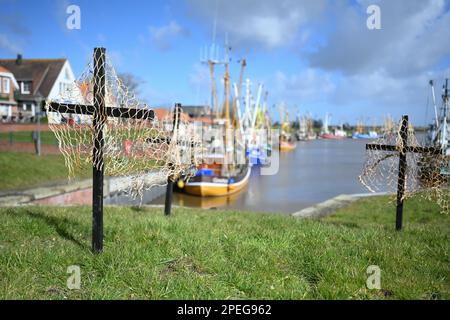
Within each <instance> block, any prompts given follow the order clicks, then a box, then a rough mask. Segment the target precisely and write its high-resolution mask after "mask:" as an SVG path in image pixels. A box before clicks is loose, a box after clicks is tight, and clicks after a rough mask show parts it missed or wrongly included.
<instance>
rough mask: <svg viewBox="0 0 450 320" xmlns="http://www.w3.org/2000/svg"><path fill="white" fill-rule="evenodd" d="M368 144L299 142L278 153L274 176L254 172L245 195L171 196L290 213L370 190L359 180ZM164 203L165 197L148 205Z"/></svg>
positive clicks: (190, 202)
mask: <svg viewBox="0 0 450 320" xmlns="http://www.w3.org/2000/svg"><path fill="white" fill-rule="evenodd" d="M368 142H369V140H352V139H346V140H340V141H339V140H315V141H307V142H297V148H296V149H295V151H291V152H287V153H281V154H280V168H279V171H278V173H277V174H275V175H272V176H262V175H260V169H259V168H257V167H253V168H252V175H251V177H250V182H249V184H248V186H247V188H246V189H244V190H243V191H241V192H239V193H237V194H234V195H231V196H228V197H209V198H202V197H195V196H190V195H187V194H184V193H179V192H176V193H174V201H173V203H174V204H175V205H180V206H188V207H202V208H229V209H239V210H251V211H268V212H280V213H292V212H295V211H298V210H301V209H303V208H306V207H309V206H311V205H314V204H316V203H319V202H322V201H325V200H327V199H329V198H332V197H335V196H337V195H340V194H351V193H366V192H368V191H367V190H366V189H365V188H364V187H363V186H362V185H361V184H360V183H359V181H358V175H359V174H360V173H361V170H362V166H363V163H364V157H365V144H366V143H368ZM152 203H153V204H162V203H164V197H160V198H158V199H156V200H154V201H153V202H152Z"/></svg>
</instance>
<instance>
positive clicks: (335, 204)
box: [291, 192, 386, 218]
mask: <svg viewBox="0 0 450 320" xmlns="http://www.w3.org/2000/svg"><path fill="white" fill-rule="evenodd" d="M382 195H386V193H385V192H380V193H358V194H341V195H339V196H337V197H334V198H331V199H329V200H327V201H324V202H321V203H318V204H316V205H314V206H312V207H308V208H305V209H303V210H300V211H297V212H294V213H293V214H291V215H292V216H293V217H296V218H322V217H326V216H328V215H330V214H333V213H334V212H336V210H337V209H340V208H344V207H346V206H348V205H349V204H351V203H352V202H355V201H357V200H359V199H361V198H366V197H374V196H382Z"/></svg>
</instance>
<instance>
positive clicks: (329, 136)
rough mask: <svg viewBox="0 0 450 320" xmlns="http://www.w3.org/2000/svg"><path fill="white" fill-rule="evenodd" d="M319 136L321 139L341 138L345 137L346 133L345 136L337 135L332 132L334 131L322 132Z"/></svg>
mask: <svg viewBox="0 0 450 320" xmlns="http://www.w3.org/2000/svg"><path fill="white" fill-rule="evenodd" d="M320 137H321V138H322V139H329V140H342V139H345V138H347V136H346V135H345V136H344V135H337V134H334V133H324V134H321V135H320Z"/></svg>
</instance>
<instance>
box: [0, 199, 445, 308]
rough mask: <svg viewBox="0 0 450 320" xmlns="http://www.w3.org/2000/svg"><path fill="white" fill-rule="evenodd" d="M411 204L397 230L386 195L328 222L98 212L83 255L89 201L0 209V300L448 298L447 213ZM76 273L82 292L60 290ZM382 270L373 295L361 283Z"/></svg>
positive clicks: (191, 213)
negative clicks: (101, 235)
mask: <svg viewBox="0 0 450 320" xmlns="http://www.w3.org/2000/svg"><path fill="white" fill-rule="evenodd" d="M438 211H439V209H438V208H437V207H436V206H435V205H434V204H432V203H423V202H420V201H418V200H414V199H412V200H408V201H407V204H406V207H405V225H404V226H405V229H404V231H402V232H396V231H394V220H395V217H394V216H395V213H394V212H395V211H394V207H393V206H392V205H391V204H388V203H387V202H386V198H371V199H365V200H361V201H360V202H357V203H355V204H354V205H352V206H351V207H349V208H347V209H343V210H340V211H339V212H338V213H337V214H336V215H335V216H333V217H329V218H327V219H324V220H321V221H316V220H298V219H295V218H292V217H286V216H281V215H275V214H273V215H269V214H257V213H242V212H231V211H228V212H227V211H219V210H217V211H216V210H209V211H202V210H193V209H181V208H176V209H174V210H173V216H172V217H169V218H167V217H164V216H163V213H162V209H149V208H129V207H123V208H120V207H106V208H105V219H104V223H105V242H104V244H105V248H104V252H103V253H102V254H100V255H93V254H92V253H91V252H90V235H91V213H90V208H89V207H64V208H50V207H20V208H9V209H8V208H3V209H0V299H11V298H20V299H44V298H45V299H47V298H48V299H66V298H67V299H81V298H82V299H116V298H117V299H175V298H176V299H231V298H238V299H240V298H261V299H304V298H308V299H309V298H310V299H449V298H450V288H449V283H450V282H449V279H448V278H449V275H450V263H449V262H450V261H449V252H450V246H449V231H450V228H449V227H450V223H449V217H448V216H446V215H441V214H439V213H438ZM70 265H78V266H80V268H81V289H80V290H69V289H67V286H66V281H67V278H68V277H69V274H67V273H66V272H67V268H68V266H70ZM369 265H378V266H379V267H380V268H381V270H382V271H381V287H382V290H369V289H367V288H366V279H367V274H366V269H367V267H368V266H369Z"/></svg>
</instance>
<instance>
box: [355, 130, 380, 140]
mask: <svg viewBox="0 0 450 320" xmlns="http://www.w3.org/2000/svg"><path fill="white" fill-rule="evenodd" d="M379 137H380V136H379V135H378V133H377V132H376V131H369V132H368V133H358V132H354V133H353V135H352V138H353V139H378V138H379Z"/></svg>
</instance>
